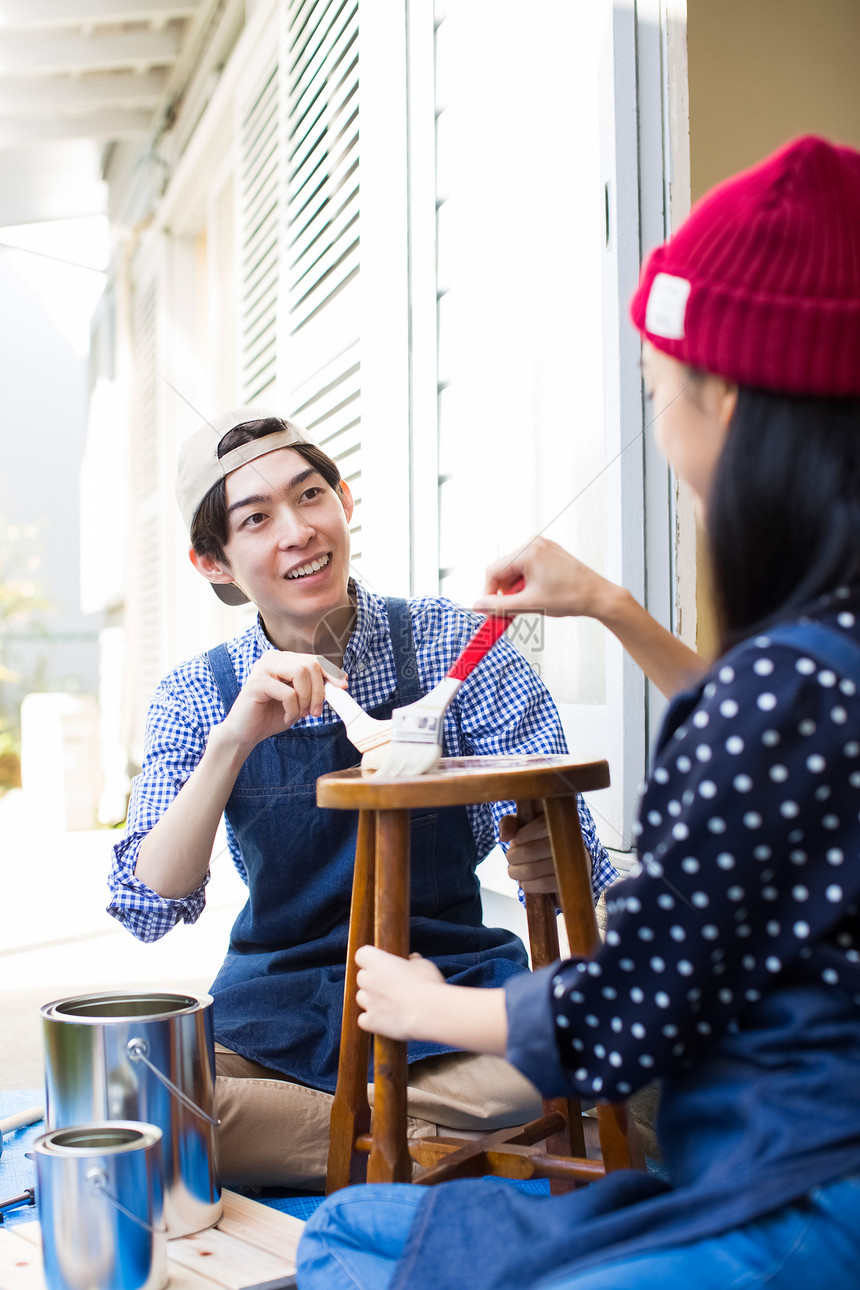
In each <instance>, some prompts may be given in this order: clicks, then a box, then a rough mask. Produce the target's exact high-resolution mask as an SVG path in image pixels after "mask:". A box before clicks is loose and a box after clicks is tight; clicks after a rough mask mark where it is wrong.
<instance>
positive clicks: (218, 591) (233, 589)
mask: <svg viewBox="0 0 860 1290" xmlns="http://www.w3.org/2000/svg"><path fill="white" fill-rule="evenodd" d="M209 586H210V587H211V588H212V590H213V591H214V592H215V595H216V596H217V597H218V599H219V600H223V602H224V604H225V605H247V604H249V603H250V602H249V600H248V597H247V596H246V595H245V593H244V591H243V590H242V589H241V587H237V586H236V584H235V582H210V584H209Z"/></svg>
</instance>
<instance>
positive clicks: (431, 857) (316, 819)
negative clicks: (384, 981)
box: [208, 600, 527, 1090]
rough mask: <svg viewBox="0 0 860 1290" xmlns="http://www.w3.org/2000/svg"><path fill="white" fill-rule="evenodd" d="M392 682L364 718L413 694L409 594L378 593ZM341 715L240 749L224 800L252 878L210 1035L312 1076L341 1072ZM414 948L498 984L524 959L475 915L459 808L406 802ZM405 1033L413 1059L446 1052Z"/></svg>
mask: <svg viewBox="0 0 860 1290" xmlns="http://www.w3.org/2000/svg"><path fill="white" fill-rule="evenodd" d="M388 619H389V629H390V634H391V647H392V652H393V655H394V664H395V670H396V675H397V688H396V690H395V692H394V694H392V695H391V696H390V698H389V699H388V700H387V701H386V702H385V703H384V704H382V705H380V706H379V707H377V708H374V709H373V710H372V712H371V716H373V717H376V718H378V719H379V720H385V719H387V718H388V717H390V716H391V712H392V709H393V708H395V707H400V706H402V705H404V704H407V703H413V702H414V701H415V700H416V699H419V698H420V697H421V694H422V691H421V689H420V685H419V680H418V668H417V664H416V659H415V647H414V642H413V639H412V627H411V621H410V617H409V606H408V604H407V602H406V601H405V600H389V601H388ZM208 659H209V665H210V667H211V669H212V673H213V676H214V678H215V681H216V683H217V686H218V689H219V691H220V694H221V698H222V701H223V703H224V709H225V711H227V712H229V710H230V708H231V706H232V704H233V702H234V701H235V699H236V696H237V695H238V693H239V686H238V682H237V680H236V675H235V673H234V671H233V665H232V663H231V661H230V656H229V654H228V652H227V648H226V646H224V645H220V646H218V647H217V648H215V649H213V650H210V652H209V654H208ZM357 761H358V753H357V752H356V750H355V748H354V747H353V745H352V744H351V743H350V742H349V740H348V739H347V737H346V734H345V730H344V726H343V723H342V722H341V721H335V722H332V723H330V724H328V723H327V724H324V725H314V726H294V727H292V728H291V729H289V730H285V731H283V733H282V734H278V735H273V736H272V737H271V738H269V739H264V740H263V741H262V742H261V743H259V744H258V745H257V747H256V748H255V749H254V750H253V752H252V753H251V754H250V756H249V757H248V759H247V760H246V762H245V764H244V766H243V767H242V769H241V771H240V772H239V775H238V777H237V779H236V784H235V786H234V788H233V791H232V793H231V794H230V798H229V800H228V802H227V806H226V808H225V814H226V816H227V820H228V822H229V824H230V826H231V829H232V830H233V834H234V836H235V838H236V839H237V841H238V845H239V848H240V850H241V854H242V860H243V862H244V865H245V871H246V873H247V877H248V892H249V894H248V901H247V903H246V904H245V906H244V907H243V909H242V910H241V912H240V913H239V915H238V917H237V919H236V921H235V923H234V924H233V929H232V931H231V934H230V948H229V952H228V954H227V957H226V959H225V960H224V963H223V965H222V967H221V970H220V971H219V973H218V976H217V977H216V979H215V982H214V984H213V986H212V994H213V996H214V1000H215V1002H214V1007H213V1017H214V1027H215V1038H216V1039H217V1040H218V1042H219V1043H221V1044H224V1045H225V1046H226V1047H227V1048H230V1049H232V1050H233V1051H234V1052H237V1053H240V1054H241V1055H242V1056H243V1057H247V1058H249V1059H250V1060H252V1061H256V1062H260V1063H261V1064H262V1065H263V1066H267V1067H270V1068H271V1069H274V1070H278V1071H281V1072H282V1073H283V1074H284V1075H286V1076H288V1077H289V1078H290V1079H292V1080H295V1081H297V1082H300V1083H303V1084H309V1085H310V1086H311V1087H313V1088H319V1089H326V1090H333V1089H334V1087H335V1083H336V1079H337V1059H338V1047H339V1042H340V1025H341V1009H342V1006H343V986H344V977H345V971H346V946H347V933H348V925H349V904H350V894H351V890H352V874H353V864H354V859H355V840H356V833H357V827H358V814H357V812H353V811H332V810H323V809H321V808H320V807H318V806H317V805H316V781H317V779H318V778H319V776H320V775H325V774H328V773H329V772H330V771H336V770H345V769H347V768H348V767H350V766H355V765H356V764H357ZM411 841H412V879H411V932H410V949H411V950H413V951H417V952H418V953H419V954H423V955H424V956H425V957H430V958H432V959H433V960H434V961H435V962H436V964H437V965H438V966H439V968H440V969H441V971H442V973H443V974H444V976H445V977H446V979H447V980H449V981H453V982H456V983H458V984H461V985H470V986H500V985H502V984H503V983H504V982H505V981H506V980H507V979H508V978H509V977H511V976H513V975H514V974H515V973H517V972H522V971H524V970H525V969H526V967H527V959H526V953H525V949H524V948H523V945H522V942H521V941H520V940H519V938H518V937H516V936H514V935H513V933H511V932H509V931H507V930H503V929H500V928H489V927H484V925H483V922H482V910H481V896H480V885H479V883H478V879H477V877H476V874H475V868H476V865H477V864H478V862H479V861H480V860H481V859H482V858H483V857H481V856H479V855H477V854H476V850H475V840H474V836H473V833H472V829H471V826H470V823H469V817H468V815H467V813H466V808H465V807H463V806H452V807H444V808H439V809H437V810H425V811H413V812H412V827H411ZM450 1051H451V1049H450V1048H446V1047H443V1046H441V1045H438V1044H431V1043H424V1042H420V1043H419V1042H415V1043H410V1045H409V1050H408V1055H409V1060H410V1061H415V1060H417V1059H418V1058H421V1057H428V1056H431V1055H433V1054H436V1053H442V1052H450Z"/></svg>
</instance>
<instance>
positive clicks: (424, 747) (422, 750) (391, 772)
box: [376, 740, 442, 779]
mask: <svg viewBox="0 0 860 1290" xmlns="http://www.w3.org/2000/svg"><path fill="white" fill-rule="evenodd" d="M441 756H442V748H441V746H440V745H439V744H413V743H405V742H404V743H399V742H398V741H397V740H392V742H391V743H390V744H389V745H388V747H387V748H386V749H385V753H384V756H383V757H382V758H381V760H380V763H379V769H378V770H377V772H376V774H377V776H378V777H379V778H380V779H409V778H410V777H411V776H413V775H426V774H428V773H429V772H430V771H431V770H434V769H435V768H436V766H437V765H438V763H439V758H440V757H441Z"/></svg>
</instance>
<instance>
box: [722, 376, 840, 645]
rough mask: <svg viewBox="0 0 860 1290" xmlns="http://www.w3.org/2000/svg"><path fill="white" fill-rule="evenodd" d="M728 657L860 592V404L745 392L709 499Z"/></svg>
mask: <svg viewBox="0 0 860 1290" xmlns="http://www.w3.org/2000/svg"><path fill="white" fill-rule="evenodd" d="M708 541H709V546H710V555H711V562H712V567H713V579H714V591H715V598H716V605H717V614H718V620H719V624H720V636H721V641H720V644H721V647H722V649H723V650H725V649H727V648H729V647H730V646H732V645H734V644H735V643H736V642H737V641H739V640H742V639H743V638H745V637H747V636H750V635H753V634H754V633H755V632H756V631H760V630H762V629H763V628H765V627H766V626H768V625H771V624H773V623H774V622H775V621H778V620H781V619H784V618H787V617H789V616H794V615H796V614H797V613H798V612H799V611H802V610H804V609H809V608H810V607H811V606H813V605H814V604H815V602H816V601H817V600H818V599H819V598H820V597H821V596H823V595H825V594H826V593H827V592H833V591H835V590H836V589H837V588H838V587H850V588H852V589H853V590H854V591H855V592H857V591H858V590H860V399H820V398H799V397H795V396H791V395H780V394H771V393H769V392H767V391H764V390H754V389H749V388H744V387H743V386H742V387H741V388H740V389H739V390H738V400H737V405H736V408H735V411H734V415H733V417H732V422H731V426H730V427H729V433H728V435H727V436H726V442H725V446H724V448H723V451H722V453H721V454H720V458H719V461H718V463H717V467H716V471H715V473H714V478H713V482H712V485H711V490H710V493H709V496H708Z"/></svg>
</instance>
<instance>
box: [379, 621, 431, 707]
mask: <svg viewBox="0 0 860 1290" xmlns="http://www.w3.org/2000/svg"><path fill="white" fill-rule="evenodd" d="M386 603H387V605H388V626H389V629H390V631H391V651H392V653H393V655H394V668H395V671H396V672H397V705H398V707H405V705H406V704H407V703H415V702H417V700H418V699H421V698H423V697H424V691H423V690H422V688H421V677H420V676H419V675H418V660H417V659H416V657H415V640H414V637H413V635H412V616H411V614H410V612H409V602H408V601H406V600H401V599H399V598H398V597H395V596H392V597H390V598H389V599H388V600H387V602H386Z"/></svg>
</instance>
